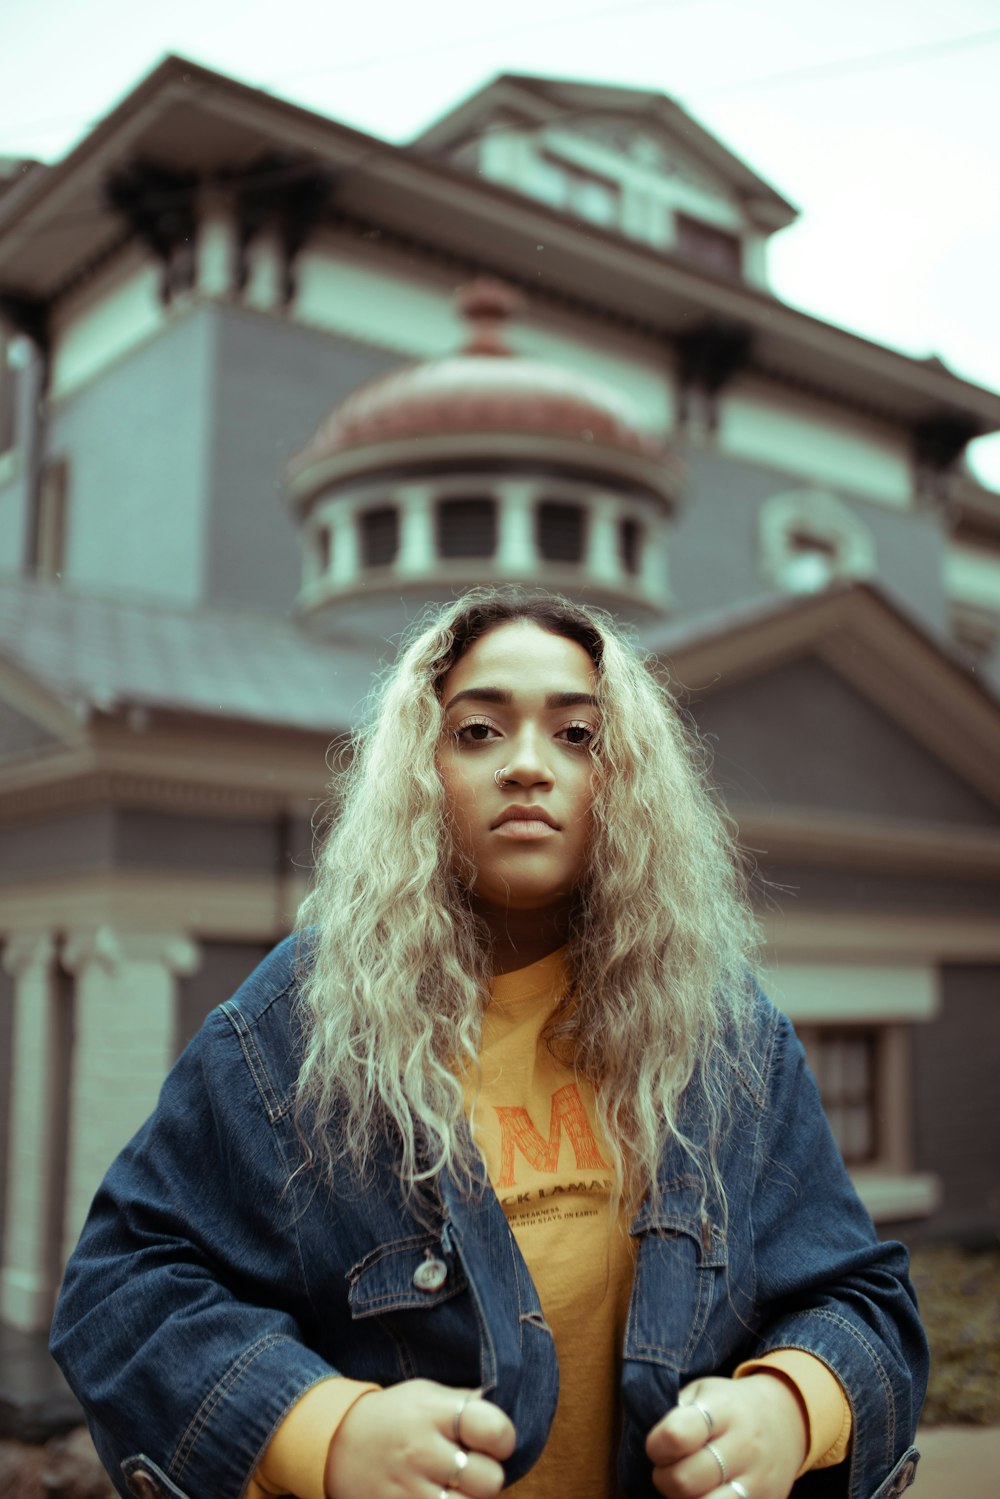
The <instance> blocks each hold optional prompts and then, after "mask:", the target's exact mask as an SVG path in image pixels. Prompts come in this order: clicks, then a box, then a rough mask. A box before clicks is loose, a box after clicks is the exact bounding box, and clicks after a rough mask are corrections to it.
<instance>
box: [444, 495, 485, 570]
mask: <svg viewBox="0 0 1000 1499" xmlns="http://www.w3.org/2000/svg"><path fill="white" fill-rule="evenodd" d="M496 546H497V507H496V501H495V500H493V499H491V498H490V497H489V496H486V495H482V496H480V495H470V496H468V497H465V498H462V499H451V500H442V501H441V502H440V504H439V505H438V510H437V549H438V555H439V556H440V557H492V556H493V553H494V552H495V551H496Z"/></svg>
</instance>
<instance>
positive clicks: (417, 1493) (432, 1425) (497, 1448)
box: [325, 1379, 515, 1499]
mask: <svg viewBox="0 0 1000 1499" xmlns="http://www.w3.org/2000/svg"><path fill="white" fill-rule="evenodd" d="M514 1440H515V1438H514V1427H513V1424H512V1422H511V1420H510V1418H509V1417H508V1416H505V1415H504V1413H503V1411H502V1410H500V1409H499V1407H498V1406H495V1405H491V1404H490V1402H489V1401H488V1400H482V1399H480V1396H479V1393H478V1391H476V1390H456V1389H452V1388H450V1386H448V1385H443V1384H435V1383H434V1381H433V1380H430V1379H408V1380H406V1381H405V1383H403V1384H397V1385H392V1386H391V1387H390V1388H389V1389H386V1390H373V1391H372V1392H371V1393H370V1394H367V1395H362V1396H361V1399H360V1400H358V1401H356V1403H355V1404H354V1405H352V1406H351V1409H350V1410H349V1411H348V1412H347V1415H346V1416H345V1417H344V1419H343V1421H342V1422H341V1423H340V1426H339V1427H338V1429H337V1433H336V1435H335V1437H334V1439H333V1441H332V1442H331V1443H330V1451H329V1455H328V1457H327V1461H326V1475H325V1485H326V1492H327V1495H328V1496H329V1499H440V1495H441V1492H442V1490H444V1489H447V1490H448V1492H449V1493H451V1494H468V1495H469V1496H470V1499H494V1496H495V1495H496V1494H499V1492H500V1490H501V1489H502V1488H503V1482H504V1472H503V1468H501V1466H500V1463H501V1461H502V1460H503V1459H504V1458H506V1457H510V1455H511V1453H512V1452H513V1450H514Z"/></svg>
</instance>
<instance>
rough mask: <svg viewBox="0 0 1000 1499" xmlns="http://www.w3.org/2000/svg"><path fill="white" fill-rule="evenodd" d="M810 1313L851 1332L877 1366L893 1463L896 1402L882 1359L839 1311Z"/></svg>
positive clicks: (889, 1459)
mask: <svg viewBox="0 0 1000 1499" xmlns="http://www.w3.org/2000/svg"><path fill="white" fill-rule="evenodd" d="M809 1315H810V1316H814V1317H819V1318H821V1319H822V1320H823V1321H826V1322H833V1323H834V1324H835V1325H836V1326H837V1327H840V1328H842V1329H843V1331H844V1332H846V1333H849V1334H850V1335H851V1337H852V1338H854V1340H855V1342H857V1343H859V1344H860V1345H861V1347H862V1348H863V1349H864V1350H865V1352H866V1353H867V1355H868V1357H869V1358H870V1359H871V1361H872V1364H873V1365H874V1366H875V1372H876V1374H877V1376H878V1380H879V1383H880V1384H881V1386H882V1389H883V1391H884V1393H885V1403H886V1405H887V1407H888V1418H887V1420H886V1445H885V1461H886V1462H887V1463H889V1464H891V1463H892V1454H893V1451H894V1450H895V1446H896V1402H895V1399H894V1398H893V1393H892V1382H891V1380H890V1379H889V1376H888V1374H887V1373H886V1371H885V1368H884V1367H883V1364H882V1360H881V1359H880V1358H879V1356H878V1353H877V1351H876V1350H875V1348H874V1346H873V1345H872V1344H871V1343H870V1342H869V1341H868V1339H867V1338H866V1337H865V1335H864V1333H862V1332H861V1331H860V1330H859V1329H858V1328H857V1327H856V1326H855V1325H854V1323H853V1322H850V1321H848V1319H847V1318H846V1317H842V1316H841V1315H840V1313H839V1312H834V1311H831V1310H830V1309H829V1307H818V1308H817V1309H816V1310H815V1311H814V1312H811V1313H809Z"/></svg>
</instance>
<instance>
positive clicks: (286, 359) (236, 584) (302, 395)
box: [207, 307, 400, 615]
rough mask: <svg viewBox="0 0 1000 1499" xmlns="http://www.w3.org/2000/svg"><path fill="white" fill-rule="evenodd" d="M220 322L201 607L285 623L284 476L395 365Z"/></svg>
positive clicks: (261, 326) (285, 327)
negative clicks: (348, 401) (353, 396)
mask: <svg viewBox="0 0 1000 1499" xmlns="http://www.w3.org/2000/svg"><path fill="white" fill-rule="evenodd" d="M218 317H219V320H220V321H219V349H218V364H217V368H216V383H215V390H216V409H215V424H214V429H213V446H212V511H211V521H210V541H209V552H210V557H209V573H208V579H207V597H208V599H209V601H210V602H212V603H217V604H230V605H237V606H241V607H244V608H245V607H248V606H249V607H252V608H254V609H264V610H267V611H268V612H273V613H276V614H282V615H285V614H288V613H289V611H290V610H291V608H292V605H293V603H294V600H295V596H296V594H297V593H298V590H299V584H300V582H301V555H300V551H299V542H298V532H297V528H296V525H295V523H294V521H293V518H292V516H291V513H290V512H289V510H288V507H287V505H286V503H285V499H284V493H283V484H284V471H285V466H286V464H287V462H288V460H289V458H290V457H291V456H292V454H293V453H296V452H297V451H298V450H299V449H300V448H301V447H303V446H304V445H305V444H306V442H308V440H309V439H310V438H311V437H312V436H313V434H314V433H315V431H316V429H317V427H318V426H319V424H320V422H321V421H322V420H323V418H324V417H326V416H327V415H328V414H329V412H330V411H331V409H332V408H333V407H334V406H336V405H337V404H338V403H339V402H340V401H342V400H344V399H345V397H346V396H348V395H350V393H351V392H352V391H353V390H356V389H357V387H358V386H359V385H363V384H365V382H366V381H368V380H373V379H375V377H376V376H377V375H381V374H383V373H385V371H386V370H389V369H395V368H398V366H399V363H400V361H399V359H398V358H396V357H395V356H393V355H388V354H385V353H382V352H379V351H377V350H375V349H368V348H364V347H363V346H361V345H360V344H353V343H350V342H349V341H347V340H345V339H340V338H332V337H330V336H329V335H327V334H322V333H317V332H314V331H312V330H310V329H305V328H299V327H295V326H294V325H292V324H289V323H285V322H283V321H281V320H279V319H276V318H267V317H263V316H261V315H260V314H255V313H253V312H251V311H247V310H246V309H244V308H235V307H234V308H224V309H220V310H219V312H218Z"/></svg>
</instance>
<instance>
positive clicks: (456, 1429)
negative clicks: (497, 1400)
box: [441, 1395, 472, 1494]
mask: <svg viewBox="0 0 1000 1499" xmlns="http://www.w3.org/2000/svg"><path fill="white" fill-rule="evenodd" d="M471 1399H472V1396H471V1395H463V1396H462V1398H461V1400H460V1401H459V1402H458V1405H457V1406H456V1407H455V1418H454V1420H453V1421H452V1423H451V1430H452V1435H453V1436H454V1438H455V1446H456V1447H459V1448H462V1447H464V1446H465V1443H464V1442H463V1441H462V1413H463V1411H464V1410H465V1407H466V1406H467V1405H468V1403H469V1401H470V1400H471ZM462 1467H463V1468H464V1467H465V1463H463V1464H462ZM459 1471H461V1470H459ZM441 1493H442V1494H444V1493H446V1490H445V1489H442V1490H441Z"/></svg>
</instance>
